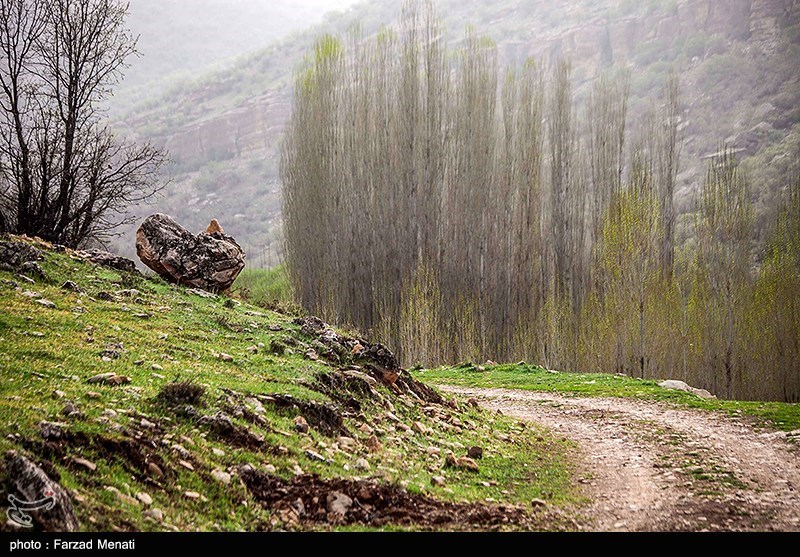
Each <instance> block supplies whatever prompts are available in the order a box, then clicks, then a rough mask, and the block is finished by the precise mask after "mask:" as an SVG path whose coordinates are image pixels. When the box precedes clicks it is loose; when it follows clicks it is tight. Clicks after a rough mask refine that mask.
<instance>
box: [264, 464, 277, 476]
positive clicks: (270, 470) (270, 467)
mask: <svg viewBox="0 0 800 557" xmlns="http://www.w3.org/2000/svg"><path fill="white" fill-rule="evenodd" d="M264 471H265V472H266V473H267V474H274V473H276V472H277V471H278V469H277V468H275V465H274V464H265V465H264Z"/></svg>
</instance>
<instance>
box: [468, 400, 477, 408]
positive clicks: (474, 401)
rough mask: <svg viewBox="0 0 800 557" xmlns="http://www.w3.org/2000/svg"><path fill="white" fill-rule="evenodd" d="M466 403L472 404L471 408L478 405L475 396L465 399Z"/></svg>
mask: <svg viewBox="0 0 800 557" xmlns="http://www.w3.org/2000/svg"><path fill="white" fill-rule="evenodd" d="M467 404H468V405H469V406H472V407H473V408H477V407H478V406H479V404H478V400H477V399H475V398H470V399H469V400H467Z"/></svg>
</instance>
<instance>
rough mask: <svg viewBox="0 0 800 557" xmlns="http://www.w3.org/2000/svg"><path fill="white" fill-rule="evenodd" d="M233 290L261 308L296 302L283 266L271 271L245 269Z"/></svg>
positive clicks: (234, 284)
mask: <svg viewBox="0 0 800 557" xmlns="http://www.w3.org/2000/svg"><path fill="white" fill-rule="evenodd" d="M232 290H233V291H234V292H236V293H237V294H238V295H239V296H241V297H242V298H244V299H246V300H247V301H248V302H249V303H251V304H255V305H258V306H261V307H276V306H288V305H291V304H292V303H293V302H294V296H293V294H292V285H291V284H290V283H289V275H288V274H287V273H286V268H285V267H284V266H283V265H278V266H277V267H273V268H271V269H247V268H246V269H244V270H243V271H242V272H241V274H240V275H239V276H238V278H237V279H236V282H234V283H233V288H232Z"/></svg>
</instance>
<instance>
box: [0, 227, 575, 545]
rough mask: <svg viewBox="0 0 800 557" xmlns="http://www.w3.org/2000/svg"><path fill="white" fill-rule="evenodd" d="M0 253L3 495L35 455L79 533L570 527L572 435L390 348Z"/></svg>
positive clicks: (67, 261) (76, 260)
mask: <svg viewBox="0 0 800 557" xmlns="http://www.w3.org/2000/svg"><path fill="white" fill-rule="evenodd" d="M31 248H35V249H31ZM0 254H2V255H3V263H4V264H6V268H7V269H8V268H10V267H16V268H17V272H14V271H13V270H12V271H9V270H3V271H0V451H2V453H3V454H4V455H5V459H4V460H3V464H2V466H0V478H1V481H0V485H2V489H3V491H4V492H3V493H2V494H0V495H1V496H0V501H2V504H3V505H8V502H7V501H8V500H7V495H8V494H14V495H16V496H17V497H19V498H21V499H22V500H34V499H39V498H41V497H42V496H43V495H41V494H40V493H26V492H25V491H24V489H23V491H22V492H20V488H19V484H18V483H17V482H19V481H20V478H19V477H18V476H15V475H13V474H11V470H15V471H17V470H19V466H20V462H24V461H22V460H21V459H20V457H25V458H26V459H27V460H28V461H30V462H33V463H38V465H39V466H40V467H41V469H42V470H43V471H44V472H45V473H46V474H47V475H48V476H49V478H50V479H51V480H53V481H55V482H57V483H58V484H60V485H61V486H62V487H63V488H64V489H65V490H66V497H67V498H68V499H69V501H71V505H72V507H73V508H74V516H75V518H76V519H77V524H78V528H79V529H80V530H90V531H110V530H122V531H140V530H201V531H215V530H274V529H281V528H289V529H331V528H345V527H355V528H412V529H431V528H435V529H496V528H503V529H505V528H511V529H545V530H551V529H562V528H566V527H568V525H569V523H568V522H567V521H566V519H565V518H564V517H563V516H562V514H561V513H560V512H559V511H558V508H559V507H562V506H563V507H564V508H568V507H569V506H570V505H572V504H573V503H575V502H576V501H577V492H576V490H575V489H574V487H573V483H572V482H571V479H570V468H569V466H570V465H569V459H568V455H567V450H568V448H569V446H570V445H569V443H567V442H564V441H562V440H560V439H558V438H556V437H553V436H552V435H550V434H548V433H546V432H545V431H544V430H540V429H539V428H533V427H531V428H524V427H521V426H520V425H519V424H518V423H517V421H515V420H512V419H509V418H505V417H503V416H500V415H497V414H494V413H489V412H486V411H482V410H480V409H478V408H476V407H474V406H472V405H468V404H466V403H464V402H463V401H461V402H456V401H455V400H454V399H452V398H442V397H441V396H440V395H439V394H438V393H437V392H436V391H435V390H433V389H431V388H430V387H427V386H426V385H424V384H422V383H420V382H418V381H416V380H415V379H414V378H413V377H411V375H410V374H409V373H408V372H407V371H402V370H399V369H396V366H395V365H394V363H393V357H392V355H391V353H390V352H388V351H387V350H386V349H384V348H383V347H381V346H380V345H371V344H369V343H368V342H366V341H365V340H363V339H357V338H354V337H348V336H346V335H343V334H341V333H339V332H336V331H333V330H332V329H329V328H327V327H326V326H325V325H324V324H322V323H321V322H319V321H318V320H315V319H314V318H304V319H294V318H293V317H292V316H288V315H283V314H279V313H275V312H273V311H269V310H265V309H263V308H256V307H253V306H249V305H247V304H244V303H241V302H239V301H237V300H234V299H231V298H227V297H223V296H215V295H209V294H206V293H204V292H202V291H196V290H187V289H186V288H183V287H176V286H172V285H168V284H166V283H164V282H162V281H161V280H158V279H147V278H144V277H142V276H140V275H138V273H128V272H122V271H118V270H115V269H109V268H106V267H99V266H97V265H94V264H91V263H87V262H86V261H84V260H83V259H82V258H81V257H80V256H79V255H78V254H76V253H75V252H71V251H63V250H62V251H59V252H56V251H52V250H51V249H50V247H49V246H47V245H45V244H42V243H39V242H31V241H29V240H27V239H24V238H6V239H2V240H0ZM9 254H17V255H15V256H13V257H9ZM37 258H38V261H37ZM25 261H29V264H28V265H27V267H26V269H25V272H27V273H28V274H31V271H36V269H37V268H38V269H40V270H41V273H38V271H36V272H37V273H38V275H37V277H36V279H31V278H30V277H27V276H23V275H21V274H19V273H20V271H19V265H20V264H21V263H23V262H25ZM9 262H10V263H9ZM34 280H35V282H34ZM376 378H377V379H376ZM523 426H524V424H523ZM473 446H477V447H480V448H481V449H482V451H481V453H482V454H481V455H479V456H476V455H475V453H474V452H473V456H475V459H469V458H467V451H468V448H470V447H473ZM533 463H535V465H534V464H533ZM451 464H452V465H451ZM28 491H30V490H28ZM26 497H27V499H26ZM534 498H535V499H547V500H548V501H549V502H550V503H551V504H552V505H553V506H554V508H553V511H552V512H551V511H550V510H542V509H535V508H532V507H531V506H530V501H531V500H532V499H534ZM64 507H66V504H64V505H63V506H62V507H61V508H58V509H56V510H55V511H53V512H54V513H59V512H61V511H65V510H66V509H65V508H64ZM48 517H49V518H50V520H45V519H47V518H48ZM34 518H35V519H36V525H37V527H38V528H43V527H44V528H46V527H48V525H49V527H50V528H55V529H63V527H62V528H59V527H58V524H59V523H57V522H54V519H53V518H52V515H47V514H43V515H37V514H35V513H34ZM61 524H63V522H62V523H61ZM13 528H14V525H13V523H6V524H5V526H3V527H0V529H13Z"/></svg>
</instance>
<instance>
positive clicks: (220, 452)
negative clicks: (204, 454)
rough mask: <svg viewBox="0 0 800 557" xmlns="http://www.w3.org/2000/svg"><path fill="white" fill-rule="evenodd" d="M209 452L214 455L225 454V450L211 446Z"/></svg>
mask: <svg viewBox="0 0 800 557" xmlns="http://www.w3.org/2000/svg"><path fill="white" fill-rule="evenodd" d="M211 452H212V453H213V454H214V456H225V451H223V450H222V449H218V448H217V447H213V448H212V449H211Z"/></svg>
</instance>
